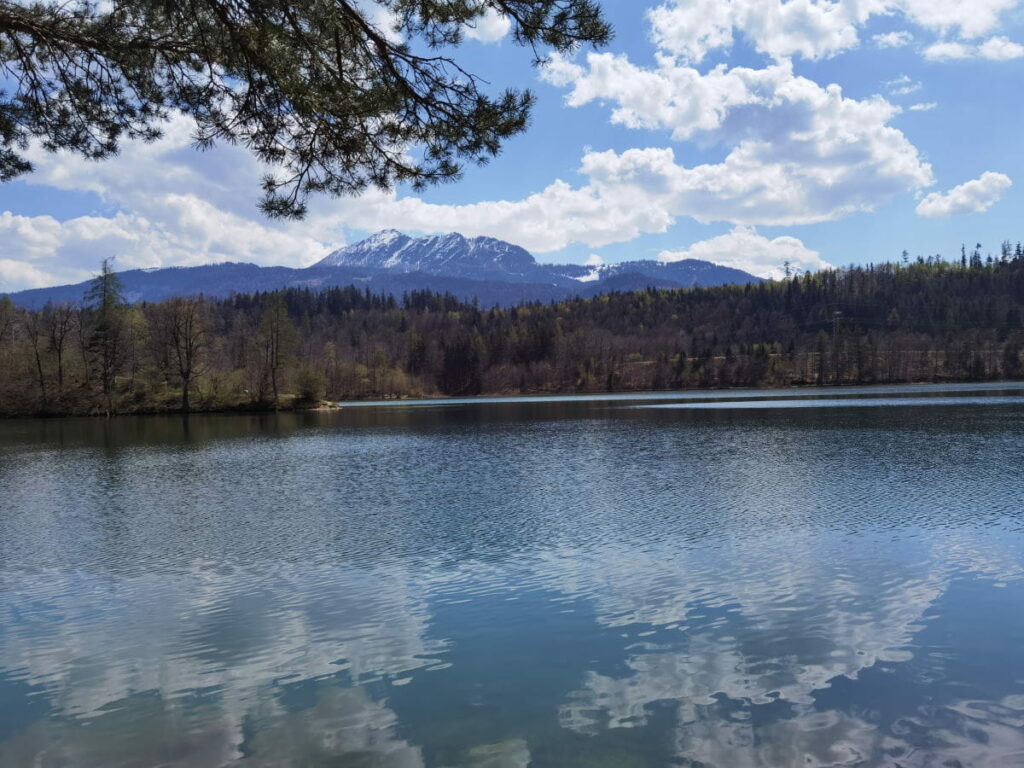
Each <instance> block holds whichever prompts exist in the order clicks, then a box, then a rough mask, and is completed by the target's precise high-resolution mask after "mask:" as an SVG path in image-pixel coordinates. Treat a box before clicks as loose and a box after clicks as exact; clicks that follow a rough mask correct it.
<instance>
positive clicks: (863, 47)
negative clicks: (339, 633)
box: [0, 0, 1024, 291]
mask: <svg viewBox="0 0 1024 768" xmlns="http://www.w3.org/2000/svg"><path fill="white" fill-rule="evenodd" d="M367 2H369V0H367ZM604 6H605V10H606V13H607V14H608V16H609V18H610V20H611V22H612V23H613V25H614V27H615V32H616V36H615V39H614V41H613V42H612V43H611V45H610V46H608V47H607V48H605V49H603V50H601V51H599V52H596V53H595V52H593V51H586V50H584V51H581V52H580V53H579V54H578V55H576V56H575V57H571V58H559V57H556V58H555V59H553V60H552V62H551V64H550V65H549V66H548V67H547V68H546V69H544V70H543V71H538V70H537V69H535V68H534V67H532V66H531V62H530V59H531V56H530V52H529V51H528V50H524V49H522V48H519V47H517V46H515V45H514V44H513V43H512V41H511V40H510V39H509V38H508V36H507V35H506V34H505V32H506V27H505V25H504V24H502V23H501V21H500V20H498V19H495V18H493V17H487V18H485V19H483V20H482V21H481V23H480V24H479V25H478V27H477V29H476V30H474V31H472V36H471V39H467V40H466V42H465V43H464V45H463V47H462V48H461V49H460V52H459V56H460V58H461V60H462V61H463V62H464V63H465V64H466V65H467V68H469V69H470V70H472V71H475V72H477V73H479V74H481V75H483V76H484V77H485V78H486V79H487V80H488V81H489V82H490V83H491V84H492V87H493V88H494V89H495V90H498V89H500V88H503V87H507V86H517V87H529V88H531V89H533V90H534V91H535V92H536V94H537V97H538V101H537V107H536V110H535V112H534V117H533V123H532V125H531V128H530V130H529V131H528V132H527V133H525V134H523V135H521V136H519V137H516V138H514V139H513V140H511V141H509V142H508V143H507V145H506V146H505V148H504V151H503V153H502V155H501V156H500V157H498V158H497V159H495V160H494V161H493V162H491V163H490V164H488V165H486V166H484V167H480V168H477V167H472V168H467V169H466V173H465V175H464V177H463V178H462V179H461V180H460V181H459V182H457V183H454V184H449V185H445V186H442V187H437V188H433V189H430V190H428V191H427V192H425V193H422V194H419V195H416V194H412V193H410V192H409V191H408V190H402V189H400V190H397V191H395V192H391V193H382V192H376V191H374V192H371V193H367V194H365V195H362V196H361V197H359V198H343V199H328V198H320V199H317V200H315V201H314V202H313V204H312V206H311V209H310V215H309V217H308V218H307V220H305V221H303V222H298V223H287V224H281V223H276V222H269V221H267V220H265V219H264V218H262V217H261V216H260V214H259V213H258V211H257V209H256V202H257V199H258V196H259V189H258V178H259V176H260V173H261V169H260V168H259V167H258V166H257V165H256V164H255V162H254V161H253V160H252V159H251V158H250V157H249V156H248V155H246V154H245V153H244V152H243V151H241V150H238V149H236V148H230V147H228V148H224V147H221V148H217V149H214V150H212V151H209V152H205V153H198V152H195V151H193V150H192V149H190V147H189V136H190V131H191V127H190V125H189V124H188V121H187V120H185V119H184V118H177V119H175V120H173V121H172V122H171V123H170V124H169V125H168V126H167V130H166V132H165V136H164V138H162V139H161V140H159V141H158V142H156V143H154V144H149V145H141V144H139V145H128V146H125V147H124V149H123V151H122V154H121V155H120V156H119V157H118V158H116V159H114V160H111V161H107V162H104V163H99V164H97V163H90V162H86V161H83V160H81V159H78V158H75V157H71V156H67V155H64V154H60V153H59V154H57V155H48V154H45V153H43V152H41V151H37V150H35V151H33V159H34V160H35V162H36V165H37V171H36V173H34V174H33V175H31V176H29V177H26V178H25V179H23V180H20V181H18V182H15V183H10V184H7V185H3V186H0V291H3V290H17V289H20V288H25V287H32V286H38V285H48V284H55V283H63V282H69V281H75V280H80V279H84V278H86V277H88V276H89V275H90V274H92V273H93V272H94V271H95V270H96V267H97V265H98V263H99V260H100V259H101V258H104V257H108V256H113V257H114V258H115V260H116V261H115V263H116V264H117V265H118V267H119V268H122V269H128V268H134V267H159V266H170V265H185V264H200V263H209V262H216V261H227V260H231V261H252V262H256V263H259V264H287V265H292V266H303V265H306V264H309V263H312V262H313V261H315V260H317V259H318V258H321V257H322V256H323V255H325V254H326V253H327V252H329V251H330V250H332V249H333V248H336V247H338V246H341V245H343V244H345V243H347V242H352V241H354V240H356V239H359V238H360V237H362V236H364V235H366V234H368V233H370V232H372V231H375V230H377V229H383V228H391V227H393V228H397V229H401V230H403V231H406V232H409V233H410V234H416V233H429V232H434V231H450V230H457V231H460V232H463V233H464V234H466V235H490V236H494V237H500V238H503V239H506V240H509V241H512V242H516V243H518V244H521V245H523V246H525V247H526V248H528V249H530V250H531V251H532V252H533V253H534V254H535V255H536V256H537V258H538V259H539V260H541V261H555V262H564V261H571V262H577V263H579V262H584V261H587V260H590V261H598V260H600V261H604V262H609V263H610V262H616V261H622V260H626V259H636V258H661V259H676V258H685V257H696V258H706V259H708V260H711V261H716V262H719V263H724V264H729V265H732V266H737V267H740V268H743V269H748V270H750V271H753V272H755V273H757V274H762V275H771V274H778V272H779V270H780V269H781V265H782V264H783V262H784V261H790V262H791V263H793V264H795V265H797V266H799V267H801V268H804V269H817V268H821V267H823V266H825V265H827V264H834V265H846V264H850V263H865V262H869V261H882V260H887V259H894V258H897V257H898V256H899V254H900V252H901V251H902V250H903V249H907V250H908V251H909V252H910V253H911V255H914V256H916V255H918V254H924V255H928V254H935V253H941V254H943V255H946V256H952V255H954V254H955V253H956V252H958V251H959V247H960V244H961V243H967V244H968V247H970V246H972V245H973V244H974V243H976V242H980V243H982V244H983V247H984V248H985V249H987V250H991V251H997V250H998V247H999V243H1000V242H1001V241H1002V240H1004V239H1011V240H1014V241H1015V240H1016V239H1018V238H1024V233H1022V232H1021V229H1022V227H1021V226H1020V225H1019V224H1018V222H1019V221H1020V219H1021V217H1020V211H1021V206H1022V202H1024V140H1022V139H1021V126H1022V125H1024V106H1022V104H1021V101H1020V99H1018V98H1017V94H1018V93H1019V92H1020V86H1021V83H1022V82H1024V0H972V2H952V1H951V0H835V2H815V1H814V0H787V2H779V0H664V1H663V2H656V3H649V4H645V3H637V2H627V1H626V0H607V2H605V3H604Z"/></svg>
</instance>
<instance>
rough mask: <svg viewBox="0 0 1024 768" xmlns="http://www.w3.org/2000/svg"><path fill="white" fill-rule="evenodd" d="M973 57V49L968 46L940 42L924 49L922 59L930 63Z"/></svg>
mask: <svg viewBox="0 0 1024 768" xmlns="http://www.w3.org/2000/svg"><path fill="white" fill-rule="evenodd" d="M973 55H974V49H973V48H971V46H969V45H965V44H964V43H958V42H950V41H948V40H942V41H940V42H938V43H933V44H932V45H929V46H928V47H927V48H925V49H924V57H925V58H926V59H929V60H931V61H944V60H948V59H969V58H971V57H972V56H973Z"/></svg>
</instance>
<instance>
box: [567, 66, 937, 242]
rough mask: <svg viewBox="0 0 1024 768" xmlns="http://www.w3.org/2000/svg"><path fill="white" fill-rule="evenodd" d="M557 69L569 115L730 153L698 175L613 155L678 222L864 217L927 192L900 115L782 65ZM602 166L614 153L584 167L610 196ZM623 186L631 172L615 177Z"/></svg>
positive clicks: (653, 153)
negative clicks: (589, 111) (897, 119)
mask: <svg viewBox="0 0 1024 768" xmlns="http://www.w3.org/2000/svg"><path fill="white" fill-rule="evenodd" d="M555 66H556V71H557V73H558V75H557V79H558V82H561V83H566V82H567V79H568V78H570V77H571V78H572V79H568V83H569V84H571V86H572V89H571V90H570V92H569V94H568V95H567V97H566V100H567V103H568V104H569V105H570V106H582V105H584V104H588V103H590V102H592V101H602V102H605V101H607V102H610V103H611V105H612V107H613V111H612V117H611V119H612V122H613V123H618V124H621V125H625V126H627V127H630V128H645V129H664V130H668V131H670V132H671V135H672V138H673V139H675V140H677V141H686V140H698V141H701V142H704V143H707V144H723V145H726V146H729V147H731V150H730V151H729V152H728V154H727V155H726V157H725V158H724V160H723V161H722V162H721V163H717V164H709V165H701V166H696V167H694V168H684V167H681V166H677V165H675V164H674V162H673V161H672V160H668V161H667V162H666V160H665V154H664V153H669V154H671V150H667V149H666V150H654V149H648V150H642V151H641V150H630V151H629V152H626V153H623V154H622V155H621V156H615V157H616V158H618V159H616V160H615V161H614V162H615V163H619V162H620V161H622V160H623V159H625V158H626V157H627V156H629V157H630V158H631V162H637V161H639V159H640V158H641V157H643V158H645V159H644V161H643V162H642V163H641V164H643V165H647V166H648V168H647V171H646V172H645V175H644V178H643V183H642V184H641V183H634V184H633V185H634V187H635V188H634V194H640V195H641V196H642V198H647V199H648V200H649V199H651V198H655V199H657V198H661V199H662V200H671V201H672V202H671V203H668V204H667V206H666V207H667V209H668V210H669V212H670V213H671V214H672V215H673V216H691V217H693V218H696V219H698V220H700V221H715V220H721V221H730V222H733V223H744V224H800V223H811V222H816V221H826V220H830V219H835V218H838V217H840V216H843V215H846V214H848V213H851V212H853V211H860V210H870V209H871V208H873V207H874V206H875V205H877V204H878V203H879V202H881V201H882V200H885V199H887V198H888V197H890V196H892V195H894V194H897V193H900V192H906V191H913V190H916V189H920V188H923V187H926V186H928V185H930V184H931V183H932V175H931V168H930V166H929V165H928V164H927V163H924V162H923V161H922V160H921V158H920V155H919V153H918V152H917V149H916V148H915V147H914V146H913V145H912V144H910V142H909V141H907V139H906V137H905V136H904V135H903V133H902V132H900V131H899V130H897V129H896V128H893V127H892V126H891V125H889V124H888V123H889V120H890V119H891V118H892V117H894V116H895V115H896V114H897V113H898V112H899V109H898V108H897V107H895V106H894V105H892V104H890V103H889V102H887V101H885V100H884V99H882V98H880V97H875V98H872V99H866V100H861V101H858V100H855V99H850V98H846V97H844V96H843V94H842V89H840V88H839V86H837V85H829V86H826V87H822V86H820V85H818V84H817V83H815V82H813V81H811V80H808V79H807V78H803V77H797V76H795V75H794V74H793V69H792V65H791V64H789V63H788V62H787V63H782V64H775V65H772V66H769V67H766V68H764V69H757V70H756V69H748V68H743V67H736V68H733V69H726V68H725V67H724V66H719V67H715V68H713V69H712V70H711V71H710V72H708V73H707V74H701V73H700V72H699V71H697V70H696V69H694V68H692V67H688V66H685V65H679V64H677V63H675V62H674V61H673V60H671V59H669V58H667V57H661V58H659V60H658V64H657V66H656V67H655V68H650V69H648V68H642V67H638V66H636V65H634V64H633V63H631V62H630V61H629V60H628V59H627V58H626V57H625V56H616V55H612V54H590V55H589V56H588V57H587V59H586V67H581V66H579V65H573V66H574V67H575V68H572V67H568V66H565V65H564V63H563V62H556V64H555ZM641 153H644V154H641ZM611 154H614V153H611ZM601 157H604V158H608V157H610V155H609V153H591V154H590V155H588V158H589V160H588V159H585V160H584V170H585V172H586V173H587V174H588V175H589V176H591V177H592V184H593V177H594V175H595V173H596V174H597V175H598V176H602V175H603V177H604V178H605V184H604V187H605V188H606V187H608V186H610V185H611V176H609V175H608V174H603V173H602V171H601V165H602V163H601V162H598V158H601ZM655 157H657V159H655ZM653 166H657V168H656V169H654V168H653ZM670 166H671V167H670ZM629 181H630V177H629V175H628V174H626V175H625V176H622V177H621V178H616V179H615V182H616V183H617V184H622V183H627V182H629Z"/></svg>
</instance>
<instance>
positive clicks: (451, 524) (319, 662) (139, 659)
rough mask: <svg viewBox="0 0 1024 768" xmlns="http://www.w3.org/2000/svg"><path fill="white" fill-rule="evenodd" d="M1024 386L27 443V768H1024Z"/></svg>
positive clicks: (507, 407)
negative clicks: (528, 767)
mask: <svg viewBox="0 0 1024 768" xmlns="http://www.w3.org/2000/svg"><path fill="white" fill-rule="evenodd" d="M1022 577H1024V385H1010V384H996V385H964V386H949V387H946V386H906V387H879V388H870V389H867V388H829V389H824V390H798V391H797V390H787V391H778V392H756V391H751V392H703V393H699V392H687V393H679V394H677V395H673V394H671V393H658V394H653V395H643V396H637V395H629V396H588V397H580V398H515V399H507V400H502V399H481V400H464V401H450V402H440V401H423V402H417V403H408V402H406V403H385V404H353V405H352V406H348V407H344V408H343V409H341V410H339V411H334V412H326V413H302V414H279V415H272V414H270V415H207V416H192V417H190V418H188V419H184V418H182V417H166V416H165V417H155V416H154V417H137V418H118V419H112V420H102V419H91V420H90V419H80V420H53V421H28V420H26V421H8V422H0V765H2V766H4V768H20V767H21V766H34V767H38V768H49V767H50V766H61V767H62V768H63V767H71V766H73V767H74V768H92V767H94V766H95V767H96V768H113V767H126V768H127V767H131V768H135V767H139V768H149V767H151V766H152V767H155V766H161V767H168V766H174V767H175V768H178V767H180V768H185V767H188V768H208V767H209V768H214V767H217V766H241V767H242V768H245V767H247V766H260V767H266V768H269V767H270V766H274V767H275V768H277V767H280V766H296V767H298V766H303V767H304V768H320V767H321V766H381V767H384V766H386V767H389V768H390V767H394V768H415V767H416V766H431V767H433V766H437V767H439V768H440V767H442V766H447V767H456V766H466V767H470V766H473V767H478V768H514V767H518V766H526V765H531V766H595V767H597V766H600V767H602V768H610V767H612V766H616V767H619V766H621V767H626V766H672V765H683V766H715V767H717V768H734V767H737V766H738V767H740V768H743V767H746V766H797V765H800V766H847V765H849V766H853V765H856V766H904V767H909V766H1010V765H1024V651H1022V649H1024V578H1022Z"/></svg>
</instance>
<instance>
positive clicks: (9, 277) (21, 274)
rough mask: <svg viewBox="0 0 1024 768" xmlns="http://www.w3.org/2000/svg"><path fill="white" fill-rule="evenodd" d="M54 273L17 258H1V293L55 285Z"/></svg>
mask: <svg viewBox="0 0 1024 768" xmlns="http://www.w3.org/2000/svg"><path fill="white" fill-rule="evenodd" d="M54 282H55V280H54V277H53V275H50V274H48V273H46V272H43V271H42V270H41V269H39V268H38V267H35V266H33V265H32V264H29V263H27V262H24V261H17V260H15V259H0V293H5V292H7V291H20V290H22V289H23V288H41V287H43V286H44V285H53V283H54Z"/></svg>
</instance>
